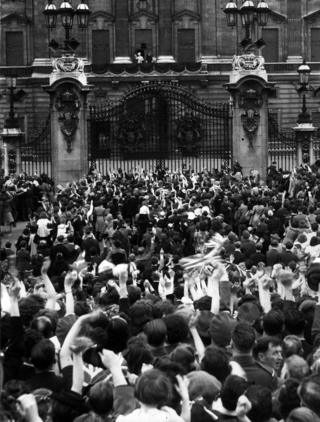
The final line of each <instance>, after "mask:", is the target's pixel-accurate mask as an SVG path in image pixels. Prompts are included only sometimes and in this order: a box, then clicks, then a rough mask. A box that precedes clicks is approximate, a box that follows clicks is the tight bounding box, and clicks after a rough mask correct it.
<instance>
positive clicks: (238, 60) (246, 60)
mask: <svg viewBox="0 0 320 422" xmlns="http://www.w3.org/2000/svg"><path fill="white" fill-rule="evenodd" d="M264 63H265V61H264V58H263V57H262V56H256V55H255V54H253V53H251V54H243V55H241V56H233V59H232V69H233V70H237V71H242V70H247V71H252V70H255V71H256V70H265V68H264Z"/></svg>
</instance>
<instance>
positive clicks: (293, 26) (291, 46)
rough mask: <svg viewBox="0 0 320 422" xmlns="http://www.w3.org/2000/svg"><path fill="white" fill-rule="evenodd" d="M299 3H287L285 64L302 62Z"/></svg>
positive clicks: (301, 31) (301, 30)
mask: <svg viewBox="0 0 320 422" xmlns="http://www.w3.org/2000/svg"><path fill="white" fill-rule="evenodd" d="M301 7H302V2H301V1H292V0H288V1H287V17H288V26H287V28H288V36H287V46H288V57H287V62H294V63H297V62H300V61H302V33H303V19H302V12H301Z"/></svg>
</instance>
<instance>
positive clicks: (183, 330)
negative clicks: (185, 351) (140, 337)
mask: <svg viewBox="0 0 320 422" xmlns="http://www.w3.org/2000/svg"><path fill="white" fill-rule="evenodd" d="M163 321H164V323H165V324H166V327H167V343H169V344H175V343H183V342H185V341H186V340H187V338H188V336H189V327H188V323H187V321H186V320H185V318H183V316H181V315H177V314H170V315H167V316H166V317H165V318H164V319H163Z"/></svg>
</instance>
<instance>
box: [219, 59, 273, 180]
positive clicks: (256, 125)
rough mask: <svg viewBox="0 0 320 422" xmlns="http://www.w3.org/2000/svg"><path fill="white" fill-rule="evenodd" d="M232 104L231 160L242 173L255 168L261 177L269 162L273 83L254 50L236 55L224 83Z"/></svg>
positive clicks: (247, 172)
mask: <svg viewBox="0 0 320 422" xmlns="http://www.w3.org/2000/svg"><path fill="white" fill-rule="evenodd" d="M226 88H227V90H228V91H229V92H230V94H231V98H232V104H233V136H232V143H233V145H232V147H233V161H238V162H239V164H240V165H241V166H242V168H243V174H244V176H248V175H249V174H250V170H252V169H254V170H258V172H259V174H260V176H261V177H262V179H263V180H265V178H266V172H267V165H268V98H269V96H270V95H273V94H274V92H275V90H274V85H273V84H272V83H270V82H268V77H267V73H266V71H265V69H264V60H263V58H262V57H257V56H255V55H254V54H247V55H244V56H235V57H234V61H233V70H232V72H231V75H230V82H229V83H228V84H227V85H226Z"/></svg>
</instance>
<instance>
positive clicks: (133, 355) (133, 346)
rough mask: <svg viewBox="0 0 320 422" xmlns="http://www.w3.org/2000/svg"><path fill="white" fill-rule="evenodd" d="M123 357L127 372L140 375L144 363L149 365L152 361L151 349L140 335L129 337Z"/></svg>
mask: <svg viewBox="0 0 320 422" xmlns="http://www.w3.org/2000/svg"><path fill="white" fill-rule="evenodd" d="M124 358H125V360H126V362H127V366H128V370H129V372H130V373H132V374H136V375H140V373H141V369H142V366H143V365H144V364H146V365H150V364H152V362H153V355H152V352H151V350H150V349H149V348H148V346H147V345H146V344H145V342H144V341H143V340H142V339H141V338H140V337H131V339H130V340H129V341H128V346H127V349H126V351H125V352H124Z"/></svg>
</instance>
